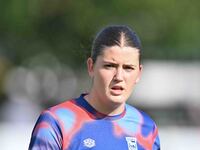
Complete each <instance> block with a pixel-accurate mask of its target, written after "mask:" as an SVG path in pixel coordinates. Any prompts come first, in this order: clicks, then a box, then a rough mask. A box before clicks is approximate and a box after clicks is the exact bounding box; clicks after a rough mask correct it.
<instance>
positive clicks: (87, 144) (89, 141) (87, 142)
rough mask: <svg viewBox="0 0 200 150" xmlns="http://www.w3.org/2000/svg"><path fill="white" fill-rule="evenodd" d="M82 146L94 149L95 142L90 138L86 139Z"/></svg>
mask: <svg viewBox="0 0 200 150" xmlns="http://www.w3.org/2000/svg"><path fill="white" fill-rule="evenodd" d="M83 144H84V146H85V147H88V148H92V147H94V146H95V145H96V144H95V140H93V139H91V138H87V139H85V140H84V141H83Z"/></svg>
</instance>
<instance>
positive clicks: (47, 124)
mask: <svg viewBox="0 0 200 150" xmlns="http://www.w3.org/2000/svg"><path fill="white" fill-rule="evenodd" d="M49 149H51V150H61V149H62V133H61V130H60V126H59V124H58V121H57V120H56V118H55V117H54V115H53V114H52V113H51V112H50V111H44V112H43V113H41V114H40V116H39V118H38V120H37V122H36V124H35V127H34V129H33V131H32V135H31V141H30V144H29V150H49Z"/></svg>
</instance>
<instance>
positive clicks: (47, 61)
mask: <svg viewBox="0 0 200 150" xmlns="http://www.w3.org/2000/svg"><path fill="white" fill-rule="evenodd" d="M199 8H200V1H198V0H181V1H178V0H151V1H148V0H140V1H134V0H123V1H122V0H109V1H105V0H82V1H81V0H79V1H78V0H1V1H0V105H1V106H2V107H1V108H2V111H3V110H4V108H6V107H5V106H7V105H5V104H6V103H7V101H8V99H12V98H13V95H12V94H10V93H13V89H12V88H10V87H9V86H8V87H7V86H5V82H11V81H12V82H14V81H19V82H20V83H19V84H21V82H23V79H20V80H19V78H15V77H14V78H12V80H11V79H10V78H11V77H10V76H9V74H10V72H11V71H13V69H16V68H17V69H18V70H17V72H18V73H19V72H20V71H19V70H20V67H21V71H22V72H23V71H24V72H26V71H27V70H29V71H30V72H31V71H32V70H34V69H35V70H36V73H35V72H34V73H30V72H29V73H27V74H31V75H32V76H33V75H35V74H36V75H37V76H40V80H39V81H41V80H42V79H41V78H43V77H45V78H47V81H46V80H45V81H46V82H47V83H46V82H45V81H44V82H45V84H44V86H45V87H48V86H51V84H50V85H48V81H49V80H51V81H52V80H53V81H54V79H55V83H57V82H56V81H57V78H60V77H63V76H65V77H66V78H67V77H68V75H69V74H70V75H69V76H70V77H71V76H74V75H75V76H76V79H73V80H72V82H69V81H66V80H65V79H64V77H63V80H62V81H60V82H63V83H68V85H67V86H69V85H70V86H71V85H74V86H72V87H73V88H72V89H73V90H77V89H78V92H77V93H79V92H80V91H81V88H82V87H84V86H85V85H87V86H88V84H87V83H84V81H85V78H87V77H85V76H87V73H86V63H85V60H86V58H87V57H88V56H89V54H90V50H91V44H92V41H93V38H94V36H95V35H96V33H97V32H98V31H99V30H100V29H101V28H102V27H104V26H106V25H110V24H126V25H128V26H130V27H131V28H133V29H134V30H135V31H136V33H137V34H138V35H139V37H140V39H141V41H142V46H143V54H142V55H143V60H144V62H145V61H148V60H156V61H167V62H176V63H178V62H180V63H184V64H186V63H191V62H195V63H196V62H199V60H200V44H199V35H200V30H199V27H200V19H199V18H200V9H199ZM38 66H40V69H38V68H37V67H38ZM41 66H43V67H41ZM44 66H45V67H46V69H47V73H48V71H49V73H48V74H50V75H52V76H47V75H41V74H42V73H41V72H42V71H44V70H45V69H44V68H45V67H44ZM196 66H197V68H199V63H197V64H196ZM41 68H42V69H41ZM49 68H51V69H52V68H53V71H52V70H49ZM63 68H67V71H66V72H64V73H63V70H64V69H63ZM38 70H39V71H38ZM41 70H42V71H41ZM69 70H70V71H69ZM38 72H39V73H38ZM55 72H56V73H55ZM55 74H56V76H55ZM63 74H64V75H63ZM80 74H84V75H85V76H84V75H83V76H84V77H85V78H84V77H82V76H81V75H80ZM19 75H20V76H21V78H23V75H24V74H23V73H22V74H21V72H20V73H19ZM8 76H9V81H8ZM32 76H31V77H32ZM28 77H30V76H28ZM31 77H30V78H31ZM32 79H35V78H31V79H30V80H27V81H28V82H30V83H34V84H35V82H34V81H33V80H32ZM64 81H66V82H64ZM86 81H87V80H86ZM6 84H8V85H10V86H11V87H12V86H13V85H12V84H11V83H10V84H9V83H6ZM34 84H30V85H31V86H32V85H34ZM52 84H54V82H53V83H52ZM76 84H79V85H80V86H76ZM144 84H145V83H144ZM54 85H55V84H54ZM15 86H16V87H15V89H14V90H15V92H16V89H18V87H19V86H18V84H15ZM13 87H14V86H13ZM36 87H37V85H35V86H33V89H29V88H26V89H25V92H27V90H28V91H29V92H30V91H31V92H30V93H31V94H32V96H33V97H34V96H35V95H36V96H35V97H34V98H33V100H32V103H35V101H36V103H37V105H38V106H42V108H39V110H42V109H43V108H46V106H47V104H48V105H49V104H52V103H53V104H55V103H56V101H47V99H54V100H56V99H58V98H57V97H55V96H52V95H50V96H49V95H48V94H47V95H48V96H46V97H45V96H44V95H45V94H44V93H45V92H46V91H45V90H44V91H42V92H38V91H36V89H37V88H36ZM40 89H41V88H39V90H40ZM63 89H64V88H63ZM47 90H49V89H48V88H47ZM51 90H52V91H53V90H54V89H50V91H51ZM22 91H23V90H22ZM40 91H41V90H40ZM68 91H70V89H69V90H68ZM195 91H196V92H198V91H199V89H196V90H195ZM34 92H35V93H37V94H35V95H34ZM16 93H17V92H16ZM19 93H20V92H19ZM22 93H23V92H22ZM30 93H29V96H30ZM38 93H39V96H38ZM50 93H51V92H50ZM52 93H53V92H52ZM54 93H56V92H54ZM71 93H73V92H71ZM10 95H11V96H10ZM75 95H76V96H77V94H75V93H73V94H71V95H67V96H68V97H69V96H75ZM17 96H19V94H18V95H17ZM65 96H66V95H65ZM29 98H30V97H29ZM59 98H60V99H61V98H63V97H62V96H61V97H59ZM198 98H199V97H198ZM30 99H31V98H30ZM36 99H37V100H36ZM41 99H43V101H41ZM44 99H45V100H44ZM9 101H10V100H9ZM15 102H16V101H15ZM12 103H13V101H12ZM18 104H19V103H18ZM139 106H140V107H141V108H143V109H144V110H146V111H147V112H149V113H150V114H151V115H152V116H153V118H156V119H157V122H158V123H159V125H161V127H162V125H164V124H165V123H168V124H170V123H169V122H168V120H170V119H168V120H167V119H166V121H163V120H162V119H163V118H165V117H168V118H170V117H171V116H173V114H167V112H168V113H169V112H170V111H171V112H173V113H174V114H176V115H175V116H176V117H174V118H173V120H174V121H175V120H177V119H179V120H180V122H179V123H178V124H186V125H190V123H187V122H188V121H190V120H188V118H189V117H188V113H185V111H186V108H185V104H182V103H181V105H179V103H178V104H177V105H176V106H172V108H171V106H166V107H163V106H162V108H159V105H158V106H157V107H156V106H155V107H153V108H152V107H148V106H142V105H139ZM8 108H10V106H9V107H8ZM187 108H188V107H187ZM22 109H23V108H22ZM190 109H193V107H192V108H190ZM5 110H7V109H5ZM163 110H164V111H163ZM193 110H194V109H193ZM197 112H200V111H199V108H197ZM35 113H37V115H38V111H36V110H35ZM156 113H157V114H156ZM4 118H5V116H3V115H0V119H1V120H0V121H1V122H4V121H5V119H4ZM35 118H36V117H35ZM35 118H33V119H32V120H31V121H33V122H34V121H35ZM180 118H181V119H180ZM11 120H12V119H11ZM160 120H161V121H160ZM193 120H194V119H193ZM18 122H19V121H18ZM193 122H194V121H193ZM32 124H33V123H32ZM32 124H31V125H32ZM171 124H173V123H171ZM196 124H197V125H199V124H200V123H199V122H198V123H195V125H196ZM31 128H32V126H31ZM28 131H29V130H28ZM169 149H170V148H169V147H168V150H169ZM180 149H181V148H180Z"/></svg>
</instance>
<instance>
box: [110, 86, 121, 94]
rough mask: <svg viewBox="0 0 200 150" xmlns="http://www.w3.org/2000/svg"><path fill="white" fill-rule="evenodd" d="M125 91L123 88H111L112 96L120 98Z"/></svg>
mask: <svg viewBox="0 0 200 150" xmlns="http://www.w3.org/2000/svg"><path fill="white" fill-rule="evenodd" d="M123 90H124V88H123V87H122V86H113V87H111V94H112V95H115V96H118V95H121V94H122V92H123Z"/></svg>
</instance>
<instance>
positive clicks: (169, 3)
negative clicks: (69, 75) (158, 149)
mask: <svg viewBox="0 0 200 150" xmlns="http://www.w3.org/2000/svg"><path fill="white" fill-rule="evenodd" d="M199 7H200V2H199V1H198V0H190V1H189V0H182V1H178V0H162V1H160V0H152V1H147V0H146V1H145V0H140V1H133V0H124V1H121V0H110V1H104V0H84V1H77V0H7V1H6V0H2V1H1V2H0V11H1V13H0V21H1V22H0V54H1V53H4V54H5V55H7V56H10V57H11V59H12V61H13V63H14V64H21V63H22V62H23V60H24V58H29V57H32V56H34V55H36V54H38V53H41V52H51V53H53V54H54V55H55V56H57V57H58V58H59V60H60V61H61V62H63V63H67V64H69V65H70V66H72V67H82V65H83V64H84V63H83V61H84V60H85V58H86V57H87V56H88V55H89V53H90V48H91V43H92V39H93V38H94V36H95V34H96V32H97V31H98V30H99V29H100V28H102V27H103V26H105V25H108V24H127V25H129V26H131V27H132V28H134V29H135V30H136V32H137V33H138V34H139V36H140V38H141V40H142V43H143V49H144V54H143V56H144V59H176V60H185V59H186V60H197V59H199V58H200V51H199V50H198V49H199V47H200V46H199V42H198V41H199V39H198V35H199V32H200V30H199V26H200V20H199V17H200V16H199V15H200V12H199ZM84 65H85V64H84Z"/></svg>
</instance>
